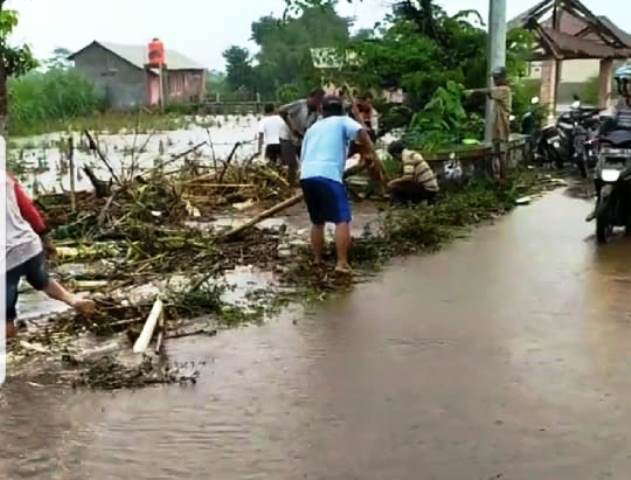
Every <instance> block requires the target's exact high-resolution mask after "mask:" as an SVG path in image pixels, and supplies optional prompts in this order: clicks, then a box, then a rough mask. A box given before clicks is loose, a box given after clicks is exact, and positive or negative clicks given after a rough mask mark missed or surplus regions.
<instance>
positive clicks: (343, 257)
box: [300, 96, 381, 273]
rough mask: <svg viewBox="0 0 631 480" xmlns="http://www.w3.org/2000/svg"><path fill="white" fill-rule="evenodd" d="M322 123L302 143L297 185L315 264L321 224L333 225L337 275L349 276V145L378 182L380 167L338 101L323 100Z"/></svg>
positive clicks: (320, 247)
mask: <svg viewBox="0 0 631 480" xmlns="http://www.w3.org/2000/svg"><path fill="white" fill-rule="evenodd" d="M322 117H323V119H322V120H320V121H318V122H317V123H315V124H314V125H313V126H312V127H311V128H310V129H309V130H307V133H306V135H305V138H304V141H303V143H302V155H301V174H300V185H301V187H302V191H303V193H304V197H305V202H306V203H307V208H308V210H309V216H310V217H311V223H312V228H311V246H312V248H313V255H314V260H315V263H316V264H319V263H321V261H322V251H323V249H324V224H325V223H327V222H329V223H334V224H335V247H336V252H337V265H336V267H335V270H336V272H338V273H350V272H351V269H350V265H349V263H348V250H349V247H350V243H351V232H350V222H351V209H350V204H349V201H348V197H347V195H346V188H345V187H344V183H343V177H344V167H345V165H346V158H347V155H348V147H349V144H350V142H351V141H355V142H356V143H357V144H358V145H359V148H360V153H361V155H362V159H363V161H364V162H365V163H366V164H367V166H368V167H369V169H370V170H371V172H372V174H373V176H374V177H377V178H378V179H381V165H380V163H379V160H378V158H377V155H376V154H375V151H374V148H373V145H372V141H371V140H370V136H369V134H368V132H367V131H366V130H365V129H364V128H362V126H361V125H360V124H359V123H357V122H356V121H355V120H353V119H351V118H349V117H348V116H346V114H345V112H344V105H343V102H342V100H341V99H340V98H339V97H333V96H329V97H325V98H324V100H323V102H322Z"/></svg>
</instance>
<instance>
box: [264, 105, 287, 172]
mask: <svg viewBox="0 0 631 480" xmlns="http://www.w3.org/2000/svg"><path fill="white" fill-rule="evenodd" d="M289 140H290V133H289V128H288V127H287V124H286V123H285V121H284V120H283V118H282V117H281V116H280V115H278V114H277V113H276V108H275V107H274V105H272V104H268V105H265V117H264V118H263V119H262V120H261V122H260V123H259V150H258V153H259V155H261V154H262V153H263V146H265V158H267V159H268V160H269V161H270V162H271V163H273V164H276V165H278V164H279V163H280V159H281V143H282V142H288V141H289Z"/></svg>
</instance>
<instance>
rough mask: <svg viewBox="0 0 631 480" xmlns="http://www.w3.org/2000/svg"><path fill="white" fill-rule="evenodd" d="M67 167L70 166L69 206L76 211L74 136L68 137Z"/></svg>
mask: <svg viewBox="0 0 631 480" xmlns="http://www.w3.org/2000/svg"><path fill="white" fill-rule="evenodd" d="M67 154H68V167H69V168H70V207H71V208H72V211H73V212H76V211H77V189H76V185H75V179H76V174H77V173H76V169H75V164H74V138H73V137H72V135H71V136H70V137H68V152H67Z"/></svg>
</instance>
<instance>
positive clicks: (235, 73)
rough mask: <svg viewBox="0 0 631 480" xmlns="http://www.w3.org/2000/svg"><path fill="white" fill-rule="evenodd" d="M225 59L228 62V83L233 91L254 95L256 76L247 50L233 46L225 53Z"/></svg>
mask: <svg viewBox="0 0 631 480" xmlns="http://www.w3.org/2000/svg"><path fill="white" fill-rule="evenodd" d="M223 57H224V59H225V60H226V82H227V83H228V85H229V86H230V87H231V88H232V90H234V91H237V90H244V91H247V92H249V93H254V92H255V90H256V86H255V74H254V68H253V67H252V61H251V59H250V52H249V51H248V50H247V48H242V47H238V46H236V45H233V46H232V47H230V48H228V49H227V50H226V51H225V52H224V53H223Z"/></svg>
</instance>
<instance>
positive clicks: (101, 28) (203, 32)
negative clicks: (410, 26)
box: [8, 0, 631, 69]
mask: <svg viewBox="0 0 631 480" xmlns="http://www.w3.org/2000/svg"><path fill="white" fill-rule="evenodd" d="M628 1H629V0H584V2H585V4H586V5H587V6H588V7H589V8H590V9H592V11H593V12H594V13H596V14H599V15H607V16H609V17H610V18H611V19H612V20H613V21H614V22H616V23H617V24H618V25H619V26H620V27H621V28H624V29H625V30H627V31H631V8H628V7H626V6H625V7H622V5H623V4H625V3H627V2H628ZM488 2H489V0H439V1H438V3H440V4H441V5H442V6H443V7H445V8H446V9H447V10H448V11H449V12H450V13H455V12H457V11H459V10H463V9H472V8H473V9H477V10H479V11H480V12H481V13H482V15H483V16H484V18H486V15H487V14H488V13H487V12H488ZM507 2H508V16H509V18H512V17H513V16H515V15H518V14H519V13H521V12H523V11H525V10H527V9H528V8H529V7H530V6H532V5H533V4H534V3H535V0H507ZM390 4H391V0H364V1H363V2H362V3H359V2H357V1H355V2H354V3H353V4H352V5H349V4H347V2H346V0H340V5H339V8H338V9H339V11H340V13H341V14H342V15H344V16H349V17H354V18H356V24H355V25H356V28H361V27H372V26H373V25H374V24H375V22H377V21H379V20H380V19H381V18H383V16H384V14H385V13H387V12H388V11H389V5H390ZM283 5H284V3H283V0H177V1H175V2H174V1H167V0H106V1H103V0H54V1H53V0H8V6H9V8H14V9H17V10H18V11H19V12H20V26H19V28H18V30H17V32H16V34H15V36H14V40H16V41H22V42H26V43H29V44H30V45H31V46H32V48H33V49H34V51H35V54H36V55H37V56H38V57H39V58H44V57H46V56H48V55H49V54H50V52H51V51H52V50H53V49H54V48H55V47H65V48H68V49H70V50H78V49H80V48H82V47H83V46H85V45H87V44H88V43H90V42H91V41H92V40H106V41H111V42H117V43H127V44H145V43H147V41H148V40H150V39H151V38H152V37H154V36H159V37H160V38H161V39H163V40H164V42H165V44H166V45H167V47H168V48H173V49H176V50H179V51H180V52H182V53H184V54H186V55H188V56H189V57H191V58H193V59H195V60H197V61H198V62H199V63H201V64H203V65H206V66H208V67H209V68H211V69H223V67H224V62H223V58H222V56H221V53H222V52H223V51H224V50H225V49H226V48H227V47H229V46H230V45H247V46H249V47H250V48H251V49H252V50H254V48H255V46H254V45H253V44H252V43H251V42H249V38H250V25H251V23H252V22H253V21H254V20H256V19H258V18H259V17H261V16H263V15H267V14H269V13H274V14H277V15H278V14H281V13H282V11H283Z"/></svg>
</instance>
